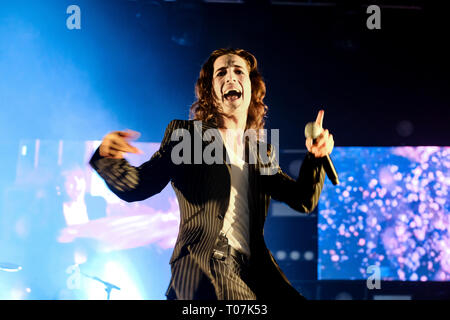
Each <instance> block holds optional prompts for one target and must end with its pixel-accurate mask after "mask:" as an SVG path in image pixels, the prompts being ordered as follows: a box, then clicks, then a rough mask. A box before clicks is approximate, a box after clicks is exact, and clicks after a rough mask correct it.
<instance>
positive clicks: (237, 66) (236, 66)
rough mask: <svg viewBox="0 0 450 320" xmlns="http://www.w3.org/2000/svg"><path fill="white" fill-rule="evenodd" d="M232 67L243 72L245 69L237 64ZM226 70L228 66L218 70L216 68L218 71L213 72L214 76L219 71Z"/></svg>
mask: <svg viewBox="0 0 450 320" xmlns="http://www.w3.org/2000/svg"><path fill="white" fill-rule="evenodd" d="M232 67H235V68H240V69H244V70H245V68H244V67H243V66H240V65H238V64H234V65H232ZM226 68H228V66H226V67H220V68H218V69H217V70H216V71H215V72H214V74H216V73H217V72H219V71H221V70H224V69H226Z"/></svg>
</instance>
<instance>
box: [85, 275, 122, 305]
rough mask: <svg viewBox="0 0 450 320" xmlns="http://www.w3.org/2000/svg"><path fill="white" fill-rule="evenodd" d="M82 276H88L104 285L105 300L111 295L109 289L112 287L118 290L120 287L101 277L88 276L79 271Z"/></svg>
mask: <svg viewBox="0 0 450 320" xmlns="http://www.w3.org/2000/svg"><path fill="white" fill-rule="evenodd" d="M80 273H81V274H82V275H83V276H85V277H86V278H90V279H92V280H95V281H98V282H100V283H103V285H104V286H105V291H106V300H110V297H111V291H112V289H116V290H120V288H119V287H118V286H116V285H114V284H112V283H109V282H106V281H103V280H102V279H100V278H99V277H93V276H90V275H88V274H86V273H83V272H80Z"/></svg>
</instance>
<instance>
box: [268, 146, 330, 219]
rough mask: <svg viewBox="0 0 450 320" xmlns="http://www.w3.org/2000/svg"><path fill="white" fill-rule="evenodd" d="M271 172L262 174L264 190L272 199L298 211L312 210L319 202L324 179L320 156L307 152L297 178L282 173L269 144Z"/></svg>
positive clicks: (307, 211)
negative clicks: (316, 156)
mask: <svg viewBox="0 0 450 320" xmlns="http://www.w3.org/2000/svg"><path fill="white" fill-rule="evenodd" d="M269 158H270V162H269V163H270V167H271V168H272V169H271V171H272V172H271V174H266V175H262V178H261V179H262V181H263V183H262V185H263V188H264V191H265V192H266V193H268V194H269V195H270V196H271V197H272V198H273V199H275V200H277V201H282V202H284V203H286V204H287V205H288V206H290V207H291V208H292V209H294V210H297V211H299V212H305V213H310V212H312V211H313V210H314V209H315V208H316V206H317V203H318V202H319V197H320V193H321V192H322V188H323V184H324V181H325V170H324V169H323V165H322V161H323V159H322V158H315V157H314V155H313V154H312V153H310V152H308V153H307V155H306V157H305V159H304V160H303V163H302V165H301V167H300V172H299V175H298V178H297V180H294V179H293V178H291V177H290V176H288V175H287V174H286V173H284V172H283V171H282V170H281V168H280V166H279V164H278V161H277V157H276V154H275V150H274V148H273V146H271V145H270V154H269Z"/></svg>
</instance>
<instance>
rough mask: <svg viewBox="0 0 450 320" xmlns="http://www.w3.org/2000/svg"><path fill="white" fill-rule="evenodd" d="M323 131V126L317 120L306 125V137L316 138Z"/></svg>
mask: <svg viewBox="0 0 450 320" xmlns="http://www.w3.org/2000/svg"><path fill="white" fill-rule="evenodd" d="M321 133H322V128H321V127H320V126H319V125H318V124H317V123H315V122H308V123H307V124H306V126H305V137H306V138H312V139H316V138H317V137H318V136H319V135H320V134H321Z"/></svg>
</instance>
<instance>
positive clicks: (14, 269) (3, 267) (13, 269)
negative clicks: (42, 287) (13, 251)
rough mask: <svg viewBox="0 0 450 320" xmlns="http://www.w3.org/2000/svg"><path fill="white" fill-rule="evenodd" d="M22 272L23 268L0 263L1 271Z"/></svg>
mask: <svg viewBox="0 0 450 320" xmlns="http://www.w3.org/2000/svg"><path fill="white" fill-rule="evenodd" d="M19 270H22V267H21V266H19V265H18V264H15V263H10V262H0V271H6V272H17V271H19Z"/></svg>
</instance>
